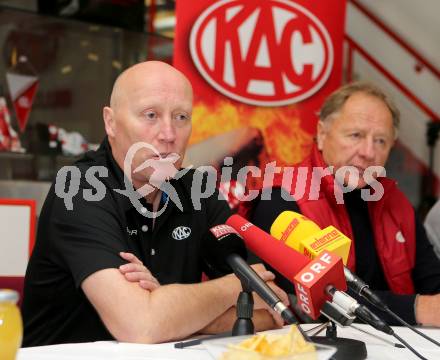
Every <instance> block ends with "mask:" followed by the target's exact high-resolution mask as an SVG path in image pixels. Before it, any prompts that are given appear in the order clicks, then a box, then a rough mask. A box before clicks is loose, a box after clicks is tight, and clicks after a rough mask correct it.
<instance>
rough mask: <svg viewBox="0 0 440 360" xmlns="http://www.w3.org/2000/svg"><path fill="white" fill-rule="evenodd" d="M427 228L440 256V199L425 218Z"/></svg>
mask: <svg viewBox="0 0 440 360" xmlns="http://www.w3.org/2000/svg"><path fill="white" fill-rule="evenodd" d="M425 230H426V235H427V237H428V240H429V241H430V242H431V244H432V246H433V248H434V252H435V254H436V255H437V257H438V258H440V201H437V202H436V203H435V205H434V206H433V207H432V209H431V210H430V211H429V213H428V215H427V216H426V219H425Z"/></svg>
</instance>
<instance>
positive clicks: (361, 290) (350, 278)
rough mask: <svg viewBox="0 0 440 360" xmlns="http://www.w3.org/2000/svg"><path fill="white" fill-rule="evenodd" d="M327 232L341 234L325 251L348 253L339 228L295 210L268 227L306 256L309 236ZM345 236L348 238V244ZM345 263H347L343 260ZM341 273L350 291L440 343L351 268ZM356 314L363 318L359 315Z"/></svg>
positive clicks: (274, 234) (332, 237)
mask: <svg viewBox="0 0 440 360" xmlns="http://www.w3.org/2000/svg"><path fill="white" fill-rule="evenodd" d="M326 232H327V233H331V234H335V232H337V233H339V234H340V236H335V235H333V236H331V241H328V242H327V245H328V246H325V248H326V249H327V250H330V248H332V249H337V251H338V252H339V254H341V253H342V254H343V253H347V254H348V252H349V249H350V243H351V240H350V239H348V238H347V237H346V236H345V235H343V234H342V233H341V232H340V231H339V230H337V229H336V228H334V227H333V226H328V227H326V228H325V229H323V230H321V229H320V228H319V226H318V225H317V224H316V223H315V222H313V221H312V220H310V219H309V218H307V217H305V216H304V215H302V214H299V213H297V212H294V211H283V212H282V213H281V214H280V215H278V217H277V218H276V219H275V221H274V222H273V224H272V226H271V229H270V233H271V235H273V236H274V237H275V238H277V239H279V240H282V241H284V242H285V244H287V245H289V246H290V247H292V248H293V249H295V250H298V251H300V252H301V250H303V249H304V250H303V253H304V254H306V255H307V256H310V255H311V254H312V252H310V251H308V250H306V246H307V244H310V243H313V241H311V240H310V239H311V238H312V239H313V238H317V237H320V238H323V237H325V233H326ZM304 239H306V240H304ZM346 239H348V240H349V244H348V246H347V242H346ZM303 242H304V243H305V244H306V245H301V243H303ZM344 264H346V260H345V262H344ZM344 275H345V279H346V281H347V284H348V286H349V288H350V289H351V290H353V291H354V292H355V293H357V294H358V295H360V296H361V297H363V298H364V299H366V300H367V301H368V302H369V303H371V304H372V305H374V306H375V307H376V308H378V309H379V310H381V311H384V312H386V313H387V314H389V315H390V316H392V317H393V318H394V319H396V320H397V321H398V322H399V323H401V324H402V325H404V326H406V327H408V328H409V329H411V330H412V331H414V332H415V333H417V334H418V335H420V336H422V337H423V338H425V339H426V340H428V341H430V342H432V343H433V344H435V345H437V346H440V343H439V342H438V341H436V340H434V339H432V338H430V337H429V336H427V335H426V334H424V333H422V332H420V331H419V330H417V329H416V328H415V327H414V326H412V325H410V324H408V323H407V322H406V321H404V320H403V319H402V318H401V317H400V316H398V315H397V314H395V313H394V312H393V311H392V310H391V309H390V308H389V307H388V305H386V304H385V303H384V302H383V301H382V299H381V298H380V297H379V296H377V295H376V294H375V293H374V292H373V291H372V290H371V289H370V287H369V285H368V284H367V283H366V282H365V281H363V280H362V279H361V278H359V277H358V276H356V275H355V274H353V273H352V272H351V271H350V269H348V268H346V267H344ZM358 317H359V318H361V319H362V316H358Z"/></svg>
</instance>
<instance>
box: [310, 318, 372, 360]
mask: <svg viewBox="0 0 440 360" xmlns="http://www.w3.org/2000/svg"><path fill="white" fill-rule="evenodd" d="M311 339H312V341H313V342H314V343H317V344H321V345H329V346H334V347H335V348H336V349H337V350H336V353H335V354H334V355H333V356H332V357H331V359H332V360H363V359H366V358H367V347H366V346H365V343H364V342H363V341H360V340H355V339H348V338H341V337H338V336H337V330H336V324H335V323H334V322H333V320H330V321H329V323H328V325H327V328H326V333H325V336H312V337H311Z"/></svg>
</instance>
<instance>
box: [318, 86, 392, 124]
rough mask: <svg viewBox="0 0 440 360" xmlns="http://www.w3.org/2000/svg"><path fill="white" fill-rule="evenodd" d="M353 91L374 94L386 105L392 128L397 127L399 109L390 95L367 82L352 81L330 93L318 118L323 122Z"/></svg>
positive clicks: (335, 111) (339, 108) (336, 110)
mask: <svg viewBox="0 0 440 360" xmlns="http://www.w3.org/2000/svg"><path fill="white" fill-rule="evenodd" d="M355 93H364V94H367V95H370V96H374V97H376V98H378V99H380V100H382V101H383V103H384V104H385V105H386V106H387V107H388V109H389V110H390V112H391V116H392V118H393V126H394V129H395V130H396V132H397V130H398V129H399V124H400V111H399V109H398V108H397V107H396V105H395V104H394V102H393V101H392V100H391V98H390V96H389V95H388V94H386V93H385V92H384V91H383V90H382V89H380V88H379V87H378V86H376V85H373V84H371V83H368V82H361V81H357V82H353V83H350V84H347V85H344V86H342V87H341V88H339V89H338V90H336V91H335V92H334V93H333V94H331V95H330V96H329V97H328V98H327V99H326V100H325V102H324V104H323V105H322V107H321V110H320V112H319V119H320V120H321V121H323V122H325V121H326V120H328V119H329V118H330V117H332V116H333V115H334V114H336V113H337V112H338V111H340V110H341V108H342V107H343V106H344V104H345V103H346V101H347V100H348V99H349V97H350V96H351V95H353V94H355Z"/></svg>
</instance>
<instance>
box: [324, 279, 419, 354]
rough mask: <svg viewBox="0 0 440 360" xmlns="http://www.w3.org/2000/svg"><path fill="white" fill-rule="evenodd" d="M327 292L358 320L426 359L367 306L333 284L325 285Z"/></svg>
mask: <svg viewBox="0 0 440 360" xmlns="http://www.w3.org/2000/svg"><path fill="white" fill-rule="evenodd" d="M327 292H328V294H330V295H331V296H333V301H335V302H337V304H338V305H340V306H341V307H343V308H344V307H345V308H347V309H348V310H349V311H351V312H353V313H354V314H355V315H356V316H357V317H358V318H359V319H360V320H362V321H363V322H365V323H366V324H368V325H371V326H373V327H374V328H375V329H377V330H379V331H382V332H384V333H386V334H388V335H391V336H394V337H395V338H396V339H397V340H399V341H400V342H401V343H402V344H403V345H405V347H406V348H407V349H408V350H410V351H411V352H412V353H414V355H416V356H417V357H418V358H420V359H422V360H427V359H426V358H425V357H424V356H423V355H422V354H420V353H419V352H418V351H417V350H416V349H414V348H413V347H412V346H411V345H409V344H408V343H407V342H406V341H405V340H404V339H402V338H401V337H400V336H399V335H397V334H396V333H395V332H394V330H393V329H392V328H391V326H389V325H388V324H386V323H385V322H384V321H383V320H382V319H381V318H379V317H378V316H377V315H376V314H374V313H373V312H372V311H371V310H370V309H369V308H368V307H366V306H365V305H361V304H359V303H357V301H356V300H354V299H353V298H351V297H350V296H349V295H347V294H345V293H344V292H341V291H338V290H337V289H336V288H334V287H333V286H331V285H330V286H328V287H327Z"/></svg>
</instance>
